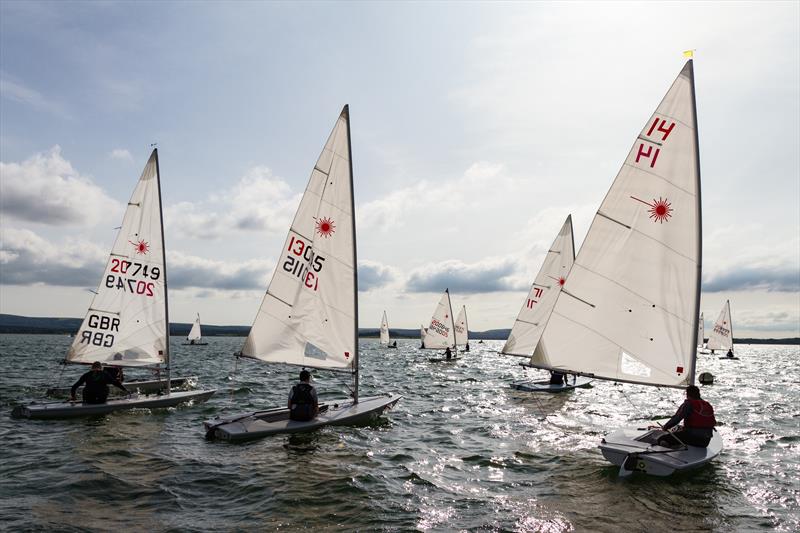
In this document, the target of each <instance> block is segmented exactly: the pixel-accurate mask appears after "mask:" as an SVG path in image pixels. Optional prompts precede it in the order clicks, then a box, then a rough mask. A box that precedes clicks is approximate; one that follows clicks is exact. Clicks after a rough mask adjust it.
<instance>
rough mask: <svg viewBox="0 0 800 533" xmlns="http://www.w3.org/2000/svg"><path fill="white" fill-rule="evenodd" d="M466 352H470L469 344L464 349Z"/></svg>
mask: <svg viewBox="0 0 800 533" xmlns="http://www.w3.org/2000/svg"><path fill="white" fill-rule="evenodd" d="M464 351H465V352H468V351H469V343H467V345H466V346H465V347H464Z"/></svg>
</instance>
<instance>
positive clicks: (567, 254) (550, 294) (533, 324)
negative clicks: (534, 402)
mask: <svg viewBox="0 0 800 533" xmlns="http://www.w3.org/2000/svg"><path fill="white" fill-rule="evenodd" d="M574 261H575V238H574V236H573V234H572V215H568V216H567V219H566V220H565V221H564V224H563V225H562V226H561V229H560V230H559V232H558V235H556V238H555V240H553V244H551V245H550V248H549V249H548V250H547V255H546V256H545V258H544V262H543V263H542V266H541V268H540V269H539V272H538V273H537V274H536V277H535V278H534V280H533V284H532V285H531V290H530V291H529V292H528V296H527V298H526V299H525V301H524V302H523V303H522V309H520V311H519V314H518V315H517V320H516V321H515V322H514V326H513V327H512V328H511V332H510V333H509V335H508V340H507V341H506V343H505V345H503V349H502V350H501V352H500V353H502V354H505V355H512V356H516V357H525V358H530V357H531V356H532V355H533V351H534V349H535V348H536V345H537V344H538V343H539V338H540V337H541V336H542V332H543V331H544V326H545V324H546V323H547V319H548V318H549V316H550V313H551V311H552V310H553V306H554V305H555V303H556V298H558V293H559V292H561V287H562V286H563V284H564V282H565V280H566V279H567V274H568V273H569V271H570V268H572V263H573V262H574ZM535 365H536V361H535V360H534V361H531V363H530V364H526V363H521V366H523V367H527V366H535ZM590 382H591V379H589V378H586V377H583V376H580V377H579V376H574V375H573V377H572V379H568V380H567V381H565V382H563V383H561V384H551V383H550V379H546V380H540V381H531V380H528V379H525V380H521V381H515V382H513V383H512V384H511V388H512V389H516V390H520V391H524V392H561V391H565V390H571V389H574V388H575V387H583V386H586V385H588V384H589V383H590Z"/></svg>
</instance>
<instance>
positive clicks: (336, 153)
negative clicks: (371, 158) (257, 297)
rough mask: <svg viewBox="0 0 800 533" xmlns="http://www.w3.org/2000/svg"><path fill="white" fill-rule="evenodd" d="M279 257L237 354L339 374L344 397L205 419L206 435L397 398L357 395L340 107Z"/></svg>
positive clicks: (351, 211) (366, 412)
mask: <svg viewBox="0 0 800 533" xmlns="http://www.w3.org/2000/svg"><path fill="white" fill-rule="evenodd" d="M280 257H281V259H280V260H279V261H278V266H277V267H276V268H275V273H274V274H273V276H272V280H271V281H270V283H269V286H268V287H267V291H266V294H265V295H264V299H263V301H262V302H261V308H260V309H259V311H258V314H257V315H256V318H255V322H254V323H253V327H252V328H251V329H250V334H249V335H248V336H247V339H246V340H245V343H244V347H243V348H242V351H241V353H240V354H238V355H240V356H241V357H246V358H250V359H257V360H260V361H263V362H267V363H286V364H290V365H297V366H301V367H308V368H318V369H326V370H331V371H339V372H347V373H349V374H350V376H351V378H352V386H351V391H352V400H348V399H343V400H340V401H338V402H336V403H328V404H325V403H323V404H321V405H320V414H319V415H318V416H317V417H316V418H315V419H314V420H310V421H306V422H300V421H295V420H290V419H289V410H288V409H287V408H286V407H285V406H284V407H278V408H275V409H269V410H266V411H257V412H254V413H247V414H244V415H239V416H234V417H230V418H224V419H220V418H216V419H214V420H209V421H207V422H206V423H205V427H206V437H207V438H218V439H223V440H232V441H233V440H245V439H253V438H259V437H264V436H267V435H273V434H279V433H298V432H303V431H310V430H313V429H316V428H319V427H322V426H327V425H342V424H357V423H362V422H365V421H368V420H371V419H373V418H375V417H377V416H380V415H381V414H382V413H383V412H384V411H386V410H387V409H390V408H391V407H393V406H394V405H395V404H396V403H397V402H398V400H400V396H398V395H395V394H385V395H383V396H372V397H365V398H361V397H359V395H358V383H359V373H358V369H359V350H358V292H357V287H358V271H357V269H356V265H357V261H356V231H355V206H354V202H353V167H352V159H351V150H350V114H349V111H348V106H344V109H342V112H341V114H340V115H339V117H338V119H337V120H336V125H335V126H334V128H333V131H332V132H331V134H330V137H328V140H327V142H326V143H325V148H324V149H323V150H322V154H321V155H320V156H319V159H318V160H317V162H316V164H315V165H314V169H313V171H312V172H311V178H310V179H309V182H308V185H307V187H306V190H305V193H304V194H303V198H302V200H301V201H300V206H299V207H298V209H297V213H296V214H295V217H294V220H293V222H292V225H291V227H290V228H289V234H288V235H287V237H286V241H285V243H284V245H283V247H282V248H281V252H280ZM287 390H288V387H287Z"/></svg>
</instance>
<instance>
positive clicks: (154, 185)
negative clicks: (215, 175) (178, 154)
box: [12, 149, 215, 418]
mask: <svg viewBox="0 0 800 533" xmlns="http://www.w3.org/2000/svg"><path fill="white" fill-rule="evenodd" d="M166 266H167V265H166V251H165V246H164V227H163V217H162V212H161V179H160V175H159V169H158V150H155V149H154V150H153V152H152V154H151V155H150V159H149V160H148V161H147V164H146V165H145V168H144V171H143V172H142V175H141V177H140V178H139V182H138V183H137V185H136V188H135V189H134V191H133V195H132V196H131V199H130V201H129V202H128V207H127V209H126V210H125V216H124V218H123V221H122V226H120V229H119V233H118V234H117V239H116V241H115V242H114V246H113V248H112V249H111V254H110V256H109V259H108V263H107V264H106V269H105V272H104V274H103V277H102V278H101V282H100V286H99V287H98V288H97V291H96V292H95V295H94V297H93V298H92V303H91V305H90V306H89V310H88V311H87V313H86V317H85V318H84V319H83V323H82V324H81V327H80V329H79V330H78V334H77V335H76V336H75V338H74V340H73V342H72V345H71V346H70V348H69V351H68V352H67V355H66V358H65V361H64V362H65V363H72V364H83V365H86V364H91V365H92V366H93V367H94V366H95V365H94V364H93V363H94V362H98V363H101V364H102V363H106V364H109V365H114V366H119V367H135V368H149V369H152V370H154V371H156V372H159V373H160V372H161V371H162V370H164V371H165V372H164V373H165V375H166V379H165V380H164V383H165V388H166V390H165V392H164V394H160V395H158V396H156V397H148V396H145V397H134V396H129V397H127V398H124V399H119V400H110V401H106V397H107V395H108V392H107V389H108V387H107V385H104V386H105V391H104V390H103V388H102V387H99V388H98V387H97V384H99V383H102V382H103V381H104V380H105V378H103V381H94V383H95V384H96V385H95V387H93V388H92V390H91V396H92V397H91V398H88V397H87V390H86V389H84V391H83V395H84V398H85V399H86V403H78V402H75V403H72V402H66V403H60V402H56V403H47V404H31V405H28V406H20V407H18V408H15V409H14V410H13V412H12V415H13V416H18V417H23V418H60V417H75V416H84V415H93V414H104V413H109V412H113V411H118V410H125V409H133V408H136V407H142V408H153V407H172V406H175V405H178V404H181V403H185V402H191V401H197V402H202V401H205V400H207V399H208V398H209V397H210V396H211V395H212V394H214V392H215V391H214V390H200V391H181V392H172V391H171V376H170V372H171V369H170V364H169V362H170V357H169V355H170V353H169V328H168V324H169V307H168V295H167V270H166ZM97 367H98V368H100V367H101V365H97ZM99 371H100V372H104V371H103V370H99ZM87 388H88V387H87Z"/></svg>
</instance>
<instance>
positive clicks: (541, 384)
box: [510, 376, 592, 392]
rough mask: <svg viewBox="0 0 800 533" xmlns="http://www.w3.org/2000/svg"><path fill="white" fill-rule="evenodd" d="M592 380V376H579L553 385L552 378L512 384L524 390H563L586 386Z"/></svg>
mask: <svg viewBox="0 0 800 533" xmlns="http://www.w3.org/2000/svg"><path fill="white" fill-rule="evenodd" d="M591 382H592V380H591V378H587V377H583V376H578V377H577V378H576V379H574V380H573V379H571V378H570V379H567V380H566V383H563V384H561V385H551V384H550V380H549V379H547V380H543V381H529V380H525V381H515V382H514V383H512V384H511V385H510V386H511V388H512V389H514V390H518V391H522V392H563V391H568V390H572V389H576V388H578V387H586V386H588V385H589V384H590V383H591Z"/></svg>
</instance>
